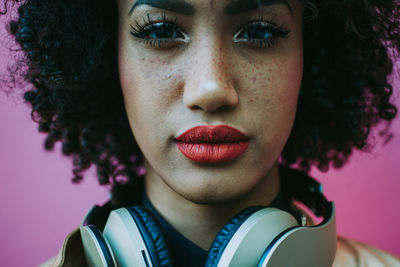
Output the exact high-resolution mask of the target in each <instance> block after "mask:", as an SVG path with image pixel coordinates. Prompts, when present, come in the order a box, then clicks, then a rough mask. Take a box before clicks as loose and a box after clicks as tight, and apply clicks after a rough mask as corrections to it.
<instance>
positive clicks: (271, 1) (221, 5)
mask: <svg viewBox="0 0 400 267" xmlns="http://www.w3.org/2000/svg"><path fill="white" fill-rule="evenodd" d="M128 2H129V13H128V14H129V15H130V14H132V13H133V12H134V11H135V10H136V9H137V8H140V7H141V6H147V7H153V8H158V9H164V10H168V11H171V12H175V13H180V14H184V15H188V16H192V15H195V14H196V12H199V11H202V10H207V11H210V12H219V11H222V12H223V13H224V14H225V15H228V16H234V15H237V14H240V13H244V12H247V11H251V10H256V9H261V8H267V7H279V8H282V9H286V10H287V12H289V13H290V14H291V15H293V11H294V9H296V8H297V5H295V3H294V2H298V0H207V1H204V0H134V1H128Z"/></svg>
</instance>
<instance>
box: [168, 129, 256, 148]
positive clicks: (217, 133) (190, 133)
mask: <svg viewBox="0 0 400 267" xmlns="http://www.w3.org/2000/svg"><path fill="white" fill-rule="evenodd" d="M248 139H249V137H247V136H246V135H245V134H244V133H242V132H240V131H239V130H237V129H235V128H233V127H230V126H227V125H215V126H211V125H206V126H197V127H193V128H190V129H188V130H187V131H185V132H184V133H183V134H181V135H180V136H178V137H176V138H175V140H176V141H178V142H183V143H192V144H197V143H236V142H241V141H247V140H248Z"/></svg>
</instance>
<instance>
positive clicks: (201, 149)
mask: <svg viewBox="0 0 400 267" xmlns="http://www.w3.org/2000/svg"><path fill="white" fill-rule="evenodd" d="M176 144H177V146H178V149H179V151H181V152H182V154H183V155H184V156H186V157H187V158H189V159H191V160H193V161H196V162H200V163H221V162H228V161H231V160H234V159H235V158H237V157H239V156H240V155H241V154H243V153H244V152H245V151H246V149H247V147H248V146H249V141H242V142H237V143H218V144H212V143H198V144H191V143H182V142H177V143H176Z"/></svg>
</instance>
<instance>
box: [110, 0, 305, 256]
mask: <svg viewBox="0 0 400 267" xmlns="http://www.w3.org/2000/svg"><path fill="white" fill-rule="evenodd" d="M188 2H189V3H191V4H192V5H194V6H195V7H196V10H197V12H196V14H195V15H194V16H193V17H188V16H183V15H182V16H181V15H177V14H172V15H171V14H170V13H168V12H167V13H166V14H167V16H168V15H171V17H172V18H175V17H177V18H178V22H180V24H179V26H181V27H182V28H183V29H185V32H186V33H187V34H188V35H189V37H190V41H189V42H188V43H183V42H181V43H179V42H178V43H177V45H176V46H174V47H173V48H171V49H157V48H153V47H150V46H149V45H146V44H143V43H142V42H141V41H138V40H134V38H133V37H132V35H131V34H130V24H133V25H134V23H135V21H138V22H142V21H143V17H145V16H146V14H147V13H148V12H152V14H153V15H154V16H155V19H157V18H159V17H160V15H159V14H160V11H157V10H156V9H154V8H151V7H149V6H140V7H138V8H137V9H136V10H135V11H134V12H133V13H132V15H131V16H130V17H128V16H127V13H128V10H129V9H130V6H131V5H132V4H133V1H125V0H119V1H118V5H119V11H120V12H119V13H120V23H119V40H118V43H119V48H118V49H119V53H118V55H119V73H120V81H121V87H122V91H123V95H124V101H125V107H126V111H127V114H128V119H129V123H130V125H131V128H132V131H133V133H134V136H135V139H136V141H137V143H138V145H139V147H140V148H141V150H142V152H143V154H144V157H145V162H146V163H145V167H146V172H147V173H146V178H145V190H146V193H147V194H148V196H149V199H150V200H151V202H152V203H153V205H154V206H155V207H156V208H157V209H158V211H159V212H160V213H161V214H162V215H163V216H164V217H165V218H166V219H167V221H168V222H170V223H171V224H172V225H173V226H174V227H175V228H176V229H177V230H178V231H180V232H181V233H182V234H183V235H184V236H186V237H187V238H189V239H190V240H192V241H193V242H195V243H196V244H198V245H199V246H201V247H202V248H204V249H207V248H208V246H209V245H210V244H211V242H212V239H213V237H214V236H215V234H216V233H217V232H218V230H219V229H220V227H222V225H223V224H224V223H225V222H226V221H227V220H228V219H229V218H230V217H231V216H233V215H234V214H235V213H237V212H238V211H240V210H241V209H243V208H245V207H247V206H251V205H267V204H268V203H270V202H271V201H272V200H273V198H274V197H275V196H276V194H277V193H278V191H279V172H278V166H277V159H278V157H279V155H280V153H281V152H282V150H283V147H284V145H285V144H286V141H287V139H288V137H289V135H290V132H291V130H292V126H293V122H294V118H295V114H296V108H297V100H298V92H299V89H300V83H301V77H302V71H303V48H302V35H301V33H302V28H301V25H302V23H301V18H302V6H301V3H300V1H294V0H292V1H289V3H290V4H291V6H292V8H293V10H294V13H293V16H291V15H290V13H289V11H288V10H287V8H286V7H285V6H284V5H279V4H278V5H273V6H271V7H268V9H265V11H264V10H263V13H262V14H263V17H265V18H267V19H268V18H270V17H271V18H272V17H273V18H275V19H276V23H278V24H279V25H280V24H284V25H286V26H287V27H288V28H289V29H290V30H291V33H290V35H289V37H288V38H286V39H280V40H279V42H278V43H277V44H276V45H275V46H272V47H267V48H263V49H258V48H255V47H252V46H250V45H247V44H245V43H235V42H233V35H234V34H235V33H236V32H235V30H237V29H238V28H239V26H240V23H241V21H243V19H246V18H248V17H249V16H251V17H252V18H254V19H258V18H259V13H258V11H254V12H251V13H248V14H245V15H243V16H242V17H240V16H239V17H238V18H236V19H235V18H228V17H225V16H224V15H221V14H223V10H224V7H225V6H226V4H227V3H228V2H229V0H221V1H215V2H214V1H210V2H208V1H202V0H188ZM157 14H158V15H157ZM210 81H211V82H215V83H216V84H217V85H218V86H217V87H216V89H215V90H207V89H206V86H205V84H207V83H209V82H210ZM220 124H225V125H229V126H231V127H234V128H237V129H238V130H240V131H241V132H243V133H245V134H246V135H248V137H249V138H250V145H249V147H248V149H247V150H246V151H245V152H244V153H243V154H242V155H241V156H240V157H239V158H237V159H235V160H233V161H231V162H228V163H223V164H199V163H196V162H193V161H191V160H189V159H188V158H186V157H185V156H183V155H182V153H180V152H179V150H178V149H177V147H176V145H175V143H174V141H173V138H174V137H177V136H178V135H180V134H181V133H183V132H184V131H186V130H187V129H189V128H192V127H195V126H200V125H220Z"/></svg>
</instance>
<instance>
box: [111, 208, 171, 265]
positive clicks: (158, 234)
mask: <svg viewBox="0 0 400 267" xmlns="http://www.w3.org/2000/svg"><path fill="white" fill-rule="evenodd" d="M104 236H105V237H106V238H107V240H108V241H109V243H110V245H111V247H112V249H113V251H114V254H115V259H116V262H117V264H118V266H122V267H125V266H163V267H164V266H172V264H171V257H170V253H169V251H168V248H167V244H166V241H165V238H164V236H163V234H162V230H161V226H160V224H159V222H158V221H157V219H156V218H155V216H154V215H153V214H151V212H150V211H148V210H146V209H145V208H143V207H137V206H135V207H126V208H120V209H116V210H113V211H112V212H111V213H110V216H109V218H108V220H107V223H106V226H105V228H104Z"/></svg>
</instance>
